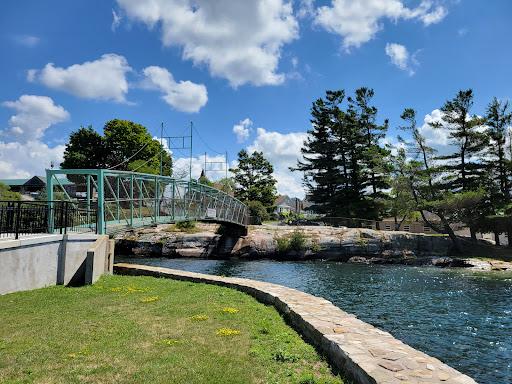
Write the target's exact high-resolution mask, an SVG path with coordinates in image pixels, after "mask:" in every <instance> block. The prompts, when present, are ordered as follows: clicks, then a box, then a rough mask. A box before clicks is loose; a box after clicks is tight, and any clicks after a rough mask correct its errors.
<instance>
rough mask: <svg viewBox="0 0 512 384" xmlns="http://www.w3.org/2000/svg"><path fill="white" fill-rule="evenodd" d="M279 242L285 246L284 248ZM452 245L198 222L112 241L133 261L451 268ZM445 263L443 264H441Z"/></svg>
mask: <svg viewBox="0 0 512 384" xmlns="http://www.w3.org/2000/svg"><path fill="white" fill-rule="evenodd" d="M283 244H284V245H283ZM450 249H451V241H450V240H449V239H448V238H447V237H444V236H432V235H423V234H412V233H408V232H385V231H375V230H371V229H354V228H344V227H342V228H333V227H323V226H311V227H287V226H270V225H262V226H252V227H251V228H250V229H249V232H248V234H247V235H246V236H241V237H237V236H233V235H231V234H230V233H229V231H226V230H224V231H221V230H219V226H218V225H215V224H198V225H197V229H196V231H195V233H184V232H175V231H173V230H170V227H169V226H166V225H160V226H157V227H153V228H145V229H140V230H133V231H130V232H126V233H124V234H123V235H120V236H118V237H117V238H116V253H117V254H119V255H124V256H128V255H134V256H137V257H140V256H148V257H204V258H228V257H238V258H243V259H259V258H271V259H279V260H286V259H288V260H290V259H294V260H295V259H314V258H319V259H329V260H339V261H348V262H362V263H379V264H432V261H433V260H437V263H438V264H439V265H443V266H448V265H449V264H453V263H454V260H453V259H450V261H449V260H448V259H447V258H446V257H447V255H448V254H449V253H450ZM443 260H444V261H443Z"/></svg>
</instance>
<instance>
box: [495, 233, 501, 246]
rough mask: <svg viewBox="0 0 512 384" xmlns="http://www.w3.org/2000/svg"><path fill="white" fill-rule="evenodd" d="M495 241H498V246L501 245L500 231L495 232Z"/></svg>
mask: <svg viewBox="0 0 512 384" xmlns="http://www.w3.org/2000/svg"><path fill="white" fill-rule="evenodd" d="M494 242H495V243H496V245H497V246H500V245H501V244H500V233H499V232H494Z"/></svg>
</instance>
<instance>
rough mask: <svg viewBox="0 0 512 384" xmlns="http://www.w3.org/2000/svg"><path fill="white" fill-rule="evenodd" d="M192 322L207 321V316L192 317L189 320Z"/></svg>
mask: <svg viewBox="0 0 512 384" xmlns="http://www.w3.org/2000/svg"><path fill="white" fill-rule="evenodd" d="M190 320H192V321H206V320H208V316H206V315H194V316H192V317H191V318H190Z"/></svg>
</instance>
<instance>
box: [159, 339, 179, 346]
mask: <svg viewBox="0 0 512 384" xmlns="http://www.w3.org/2000/svg"><path fill="white" fill-rule="evenodd" d="M179 342H180V341H179V340H178V339H163V340H162V343H164V344H165V345H175V344H178V343H179Z"/></svg>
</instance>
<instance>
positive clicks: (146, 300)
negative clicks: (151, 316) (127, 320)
mask: <svg viewBox="0 0 512 384" xmlns="http://www.w3.org/2000/svg"><path fill="white" fill-rule="evenodd" d="M158 300H160V297H158V296H150V297H144V298H142V299H141V300H140V302H141V303H153V302H154V301H158Z"/></svg>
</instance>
